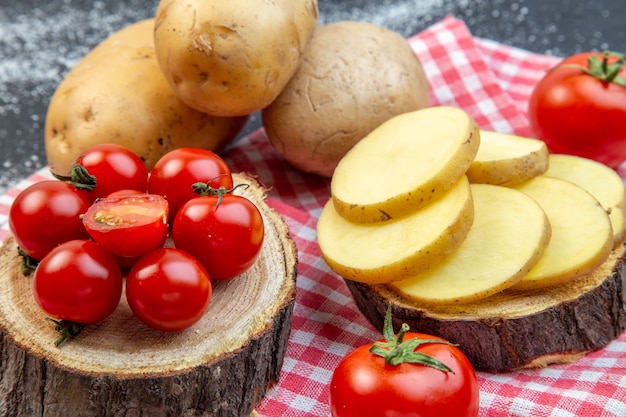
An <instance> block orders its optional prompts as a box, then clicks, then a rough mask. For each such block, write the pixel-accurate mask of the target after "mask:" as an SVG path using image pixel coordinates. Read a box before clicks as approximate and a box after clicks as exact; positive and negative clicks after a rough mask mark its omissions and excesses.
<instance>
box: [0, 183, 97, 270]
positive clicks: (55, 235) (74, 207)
mask: <svg viewBox="0 0 626 417" xmlns="http://www.w3.org/2000/svg"><path fill="white" fill-rule="evenodd" d="M88 208H89V202H88V201H87V200H86V199H85V197H84V196H83V195H82V193H80V192H79V191H78V190H76V188H74V187H72V186H71V185H69V184H66V183H64V182H61V181H56V180H52V181H41V182H37V183H35V184H33V185H31V186H29V187H27V188H26V189H24V190H23V191H22V192H20V193H19V194H18V195H17V197H15V200H14V201H13V204H12V205H11V208H10V210H9V228H10V230H11V233H12V234H13V236H14V237H15V241H16V242H17V244H18V246H19V247H20V249H22V250H23V251H24V252H25V253H26V254H27V255H28V256H30V257H31V258H33V259H36V260H41V259H42V258H43V257H44V256H45V255H46V254H47V253H48V252H50V250H52V249H53V248H54V247H56V246H58V245H59V244H61V243H63V242H66V241H68V240H74V239H87V238H88V237H89V236H88V235H87V232H86V231H85V228H84V227H83V224H82V222H81V220H80V216H81V215H82V214H83V213H85V212H86V211H87V209H88Z"/></svg>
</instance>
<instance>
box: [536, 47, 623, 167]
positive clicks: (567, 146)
mask: <svg viewBox="0 0 626 417" xmlns="http://www.w3.org/2000/svg"><path fill="white" fill-rule="evenodd" d="M528 117H529V120H530V123H531V126H532V128H533V129H534V131H535V134H536V136H537V137H538V138H539V139H542V140H544V141H545V142H546V145H547V146H548V149H549V150H550V151H551V152H552V153H564V154H571V155H578V156H582V157H585V158H589V159H595V160H596V161H599V162H602V163H604V164H606V165H608V166H610V167H612V168H617V167H618V166H619V165H620V164H621V163H622V162H624V161H626V62H625V60H624V56H623V55H620V54H616V53H611V52H605V53H601V52H586V53H581V54H577V55H573V56H571V57H568V58H566V59H564V60H563V61H562V62H561V63H560V64H559V65H557V66H556V67H555V68H553V69H551V70H550V71H549V72H548V73H547V74H546V75H545V77H544V78H543V79H542V80H541V81H539V83H538V84H537V85H536V86H535V88H534V90H533V92H532V95H531V97H530V101H529V106H528Z"/></svg>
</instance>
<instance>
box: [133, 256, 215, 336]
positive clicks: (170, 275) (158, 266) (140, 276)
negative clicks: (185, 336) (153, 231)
mask: <svg viewBox="0 0 626 417" xmlns="http://www.w3.org/2000/svg"><path fill="white" fill-rule="evenodd" d="M211 294H212V287H211V279H210V277H209V274H208V273H207V272H206V270H205V269H204V268H203V267H202V265H200V263H199V262H198V261H197V260H196V259H195V258H194V257H193V256H191V255H189V254H188V253H186V252H183V251H181V250H178V249H173V248H161V249H157V250H155V251H153V252H150V253H149V254H147V255H145V256H143V257H141V258H140V259H139V260H138V261H137V262H136V263H135V265H133V267H132V268H131V270H130V272H129V273H128V277H127V278H126V299H127V300H128V305H129V306H130V308H131V310H132V311H133V313H134V314H135V315H136V316H137V317H138V318H139V319H140V320H141V321H142V322H144V323H145V324H147V325H148V326H150V327H152V328H154V329H157V330H162V331H168V332H173V331H180V330H183V329H186V328H188V327H190V326H191V325H193V324H194V323H196V322H197V321H198V320H200V319H201V318H202V316H203V315H204V313H205V312H206V310H207V308H208V307H209V303H210V301H211Z"/></svg>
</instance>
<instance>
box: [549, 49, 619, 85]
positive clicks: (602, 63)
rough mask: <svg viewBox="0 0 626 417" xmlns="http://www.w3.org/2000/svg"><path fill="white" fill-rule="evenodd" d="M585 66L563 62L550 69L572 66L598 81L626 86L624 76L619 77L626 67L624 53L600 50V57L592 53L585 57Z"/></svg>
mask: <svg viewBox="0 0 626 417" xmlns="http://www.w3.org/2000/svg"><path fill="white" fill-rule="evenodd" d="M611 58H614V59H615V61H614V62H612V63H609V60H610V59H611ZM587 65H588V66H587V67H586V66H584V65H579V64H563V65H557V66H556V67H554V68H552V69H557V68H574V69H578V70H580V71H582V72H584V73H585V74H588V75H591V76H592V77H595V78H597V79H598V80H600V81H604V82H607V83H615V84H617V85H621V86H622V87H626V78H624V77H620V76H619V74H620V72H621V71H622V69H623V68H624V67H626V55H624V54H621V53H619V52H613V51H604V52H602V59H600V56H599V55H592V56H590V57H589V58H588V59H587Z"/></svg>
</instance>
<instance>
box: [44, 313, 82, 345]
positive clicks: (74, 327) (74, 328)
mask: <svg viewBox="0 0 626 417" xmlns="http://www.w3.org/2000/svg"><path fill="white" fill-rule="evenodd" d="M46 320H49V321H51V322H53V323H54V324H55V327H54V329H55V330H56V331H58V332H59V337H58V338H57V339H56V340H55V341H54V345H55V346H56V347H59V346H60V345H61V343H63V342H65V341H66V340H67V339H73V338H75V337H76V336H78V335H79V333H80V332H81V330H83V327H84V325H83V324H82V323H76V322H74V321H70V320H55V319H52V318H50V317H46Z"/></svg>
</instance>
